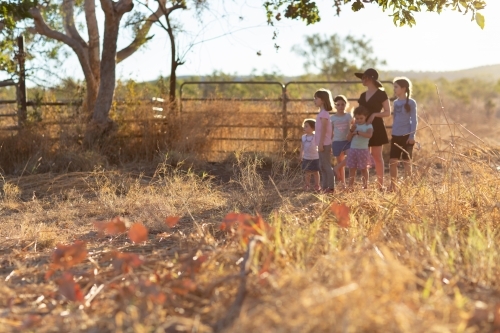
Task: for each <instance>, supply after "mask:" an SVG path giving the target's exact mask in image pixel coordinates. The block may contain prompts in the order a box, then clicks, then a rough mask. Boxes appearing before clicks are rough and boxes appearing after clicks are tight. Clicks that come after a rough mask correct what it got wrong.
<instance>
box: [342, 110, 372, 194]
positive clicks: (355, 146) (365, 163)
mask: <svg viewBox="0 0 500 333" xmlns="http://www.w3.org/2000/svg"><path fill="white" fill-rule="evenodd" d="M353 113H354V119H355V121H356V123H355V124H353V125H352V127H351V129H350V130H349V134H348V135H347V139H348V140H350V141H351V148H350V149H349V154H348V155H347V161H346V166H347V167H348V168H349V187H350V188H351V189H352V188H353V186H354V178H355V177H356V171H357V170H361V175H362V177H363V179H362V180H363V188H365V189H366V188H368V168H369V167H371V166H373V165H374V160H373V157H372V155H371V154H370V149H369V148H368V141H370V138H371V137H372V135H373V126H372V124H367V123H366V119H367V117H368V114H369V113H368V109H366V108H365V107H364V106H358V107H357V108H356V109H354V112H353Z"/></svg>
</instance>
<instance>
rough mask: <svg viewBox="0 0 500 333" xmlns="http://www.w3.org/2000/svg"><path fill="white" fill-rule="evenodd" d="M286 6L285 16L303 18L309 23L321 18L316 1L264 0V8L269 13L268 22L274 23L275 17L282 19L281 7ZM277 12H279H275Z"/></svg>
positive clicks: (293, 18)
mask: <svg viewBox="0 0 500 333" xmlns="http://www.w3.org/2000/svg"><path fill="white" fill-rule="evenodd" d="M283 6H286V8H285V11H284V16H285V17H286V18H289V19H292V20H295V19H301V20H302V21H305V22H306V24H307V25H309V24H314V23H317V22H319V21H320V20H321V18H320V17H319V9H318V7H317V6H316V3H315V2H311V1H310V0H272V1H266V2H264V8H265V9H266V13H267V22H268V23H269V24H271V25H272V24H273V19H276V20H277V21H279V20H281V13H280V12H279V9H280V8H281V7H283ZM275 12H277V13H276V14H275Z"/></svg>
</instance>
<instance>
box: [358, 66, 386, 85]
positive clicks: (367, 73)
mask: <svg viewBox="0 0 500 333" xmlns="http://www.w3.org/2000/svg"><path fill="white" fill-rule="evenodd" d="M354 75H356V77H359V78H360V79H362V78H363V77H369V78H370V79H372V80H373V82H374V83H375V85H376V86H377V87H382V82H380V81H379V80H378V72H377V70H376V69H374V68H368V69H367V70H366V71H365V72H364V73H354Z"/></svg>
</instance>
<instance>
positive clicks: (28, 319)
mask: <svg viewBox="0 0 500 333" xmlns="http://www.w3.org/2000/svg"><path fill="white" fill-rule="evenodd" d="M41 321H42V316H39V315H34V314H29V315H26V316H25V317H24V319H23V323H22V324H21V329H30V328H33V327H35V326H37V325H38V324H39V323H40V322H41Z"/></svg>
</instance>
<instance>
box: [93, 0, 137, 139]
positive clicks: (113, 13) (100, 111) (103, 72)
mask: <svg viewBox="0 0 500 333" xmlns="http://www.w3.org/2000/svg"><path fill="white" fill-rule="evenodd" d="M101 5H102V9H103V11H104V14H105V19H104V39H103V44H102V45H103V48H102V57H101V67H100V73H99V74H100V80H99V91H98V93H97V99H96V101H95V105H94V108H93V110H94V112H93V114H92V120H91V122H90V123H89V125H88V127H87V132H86V134H85V144H86V145H87V146H93V145H95V144H96V143H98V142H100V141H101V139H102V138H103V137H105V136H107V135H108V134H109V133H110V132H111V131H112V130H113V129H114V128H115V123H114V122H113V121H112V120H111V119H110V118H109V110H110V109H111V104H112V103H113V96H114V93H115V83H116V82H115V81H116V51H117V40H118V32H119V29H120V20H121V18H122V16H123V14H125V13H126V12H129V11H131V10H132V8H133V4H132V1H131V0H120V1H118V2H113V1H111V0H101Z"/></svg>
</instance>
